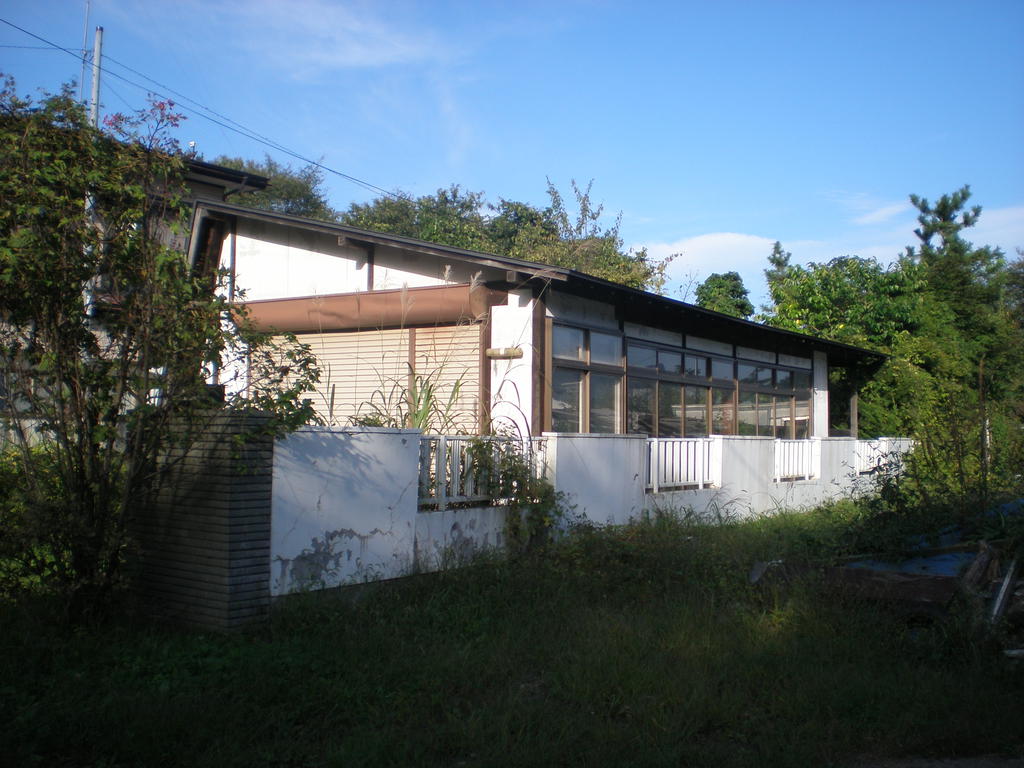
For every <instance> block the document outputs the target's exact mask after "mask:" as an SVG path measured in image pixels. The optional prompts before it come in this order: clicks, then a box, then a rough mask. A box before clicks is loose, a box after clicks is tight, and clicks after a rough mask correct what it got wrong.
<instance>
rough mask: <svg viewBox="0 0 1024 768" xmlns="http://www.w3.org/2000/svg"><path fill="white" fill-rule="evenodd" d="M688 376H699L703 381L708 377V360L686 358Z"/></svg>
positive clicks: (689, 356)
mask: <svg viewBox="0 0 1024 768" xmlns="http://www.w3.org/2000/svg"><path fill="white" fill-rule="evenodd" d="M686 375H687V376H699V377H700V378H702V379H706V378H707V377H708V359H707V358H706V357H698V356H697V355H687V356H686Z"/></svg>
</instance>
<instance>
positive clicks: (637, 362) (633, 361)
mask: <svg viewBox="0 0 1024 768" xmlns="http://www.w3.org/2000/svg"><path fill="white" fill-rule="evenodd" d="M629 364H630V365H631V366H633V367H635V368H657V367H658V353H657V352H655V351H654V350H653V349H651V348H650V347H636V346H633V345H632V344H630V345H629Z"/></svg>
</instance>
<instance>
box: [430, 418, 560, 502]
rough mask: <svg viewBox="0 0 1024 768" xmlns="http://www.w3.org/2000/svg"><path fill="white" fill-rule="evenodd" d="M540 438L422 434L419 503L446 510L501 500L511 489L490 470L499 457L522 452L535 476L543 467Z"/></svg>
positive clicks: (541, 440)
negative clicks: (523, 438)
mask: <svg viewBox="0 0 1024 768" xmlns="http://www.w3.org/2000/svg"><path fill="white" fill-rule="evenodd" d="M546 445H547V441H546V440H545V439H544V438H533V439H527V440H519V439H516V438H506V437H469V436H454V437H453V436H447V435H424V436H422V437H421V438H420V467H419V470H420V471H419V505H420V507H421V508H422V507H428V508H435V507H436V508H437V509H447V508H448V507H450V506H452V505H457V506H465V507H471V506H485V505H489V504H492V503H501V501H502V499H503V498H505V497H507V496H509V495H511V492H512V491H513V490H514V489H511V488H505V487H504V486H503V478H502V477H500V476H495V473H494V472H493V469H494V468H495V467H497V466H500V464H501V463H502V459H503V458H504V457H508V456H510V455H513V454H520V455H523V456H524V458H525V459H526V460H527V461H529V462H530V466H531V468H532V471H533V473H534V476H535V477H539V476H540V475H541V474H542V472H543V468H544V450H545V447H546Z"/></svg>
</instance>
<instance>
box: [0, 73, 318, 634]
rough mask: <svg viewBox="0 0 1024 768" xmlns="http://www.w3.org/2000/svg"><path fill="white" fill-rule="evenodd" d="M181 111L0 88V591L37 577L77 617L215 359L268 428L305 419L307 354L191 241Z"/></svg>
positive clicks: (97, 589) (190, 414) (120, 557)
mask: <svg viewBox="0 0 1024 768" xmlns="http://www.w3.org/2000/svg"><path fill="white" fill-rule="evenodd" d="M178 119H179V118H178V116H177V115H176V114H175V113H174V110H173V104H170V103H157V104H154V105H153V107H152V109H150V110H149V111H147V112H145V113H143V114H140V115H135V116H122V115H115V116H111V117H109V118H108V119H107V121H106V125H105V128H104V130H97V129H94V128H92V127H91V126H90V125H89V124H88V123H87V120H86V117H85V114H84V111H83V109H82V108H81V106H80V105H79V104H77V103H76V102H75V101H74V98H73V96H72V95H71V92H70V90H69V89H65V91H64V92H62V93H61V94H59V95H56V96H49V97H46V98H44V99H43V100H42V101H40V102H39V103H33V102H32V101H30V100H28V99H22V98H20V97H19V96H18V95H17V94H16V92H15V87H14V82H13V81H12V80H10V79H7V80H5V81H4V83H3V87H2V89H0V201H2V202H0V308H2V309H0V312H2V314H0V451H3V452H4V453H3V457H2V460H0V463H2V468H0V595H5V594H11V593H14V594H22V593H24V592H25V591H26V590H31V589H35V588H39V589H44V590H47V591H48V592H49V593H50V594H52V595H55V596H57V598H58V599H59V600H60V601H61V602H62V603H63V605H64V606H65V609H66V612H67V615H68V616H69V617H70V618H73V619H78V618H83V617H85V616H87V615H89V614H90V613H92V612H94V611H97V610H99V609H100V608H102V606H103V605H104V604H105V601H106V600H107V598H108V597H109V595H110V593H111V591H112V590H113V589H114V588H115V587H116V586H117V585H118V584H119V583H120V581H121V577H122V568H121V566H122V563H123V561H124V556H125V552H126V551H127V549H128V548H129V547H130V544H131V542H130V540H129V536H128V530H129V521H130V518H131V515H132V514H133V512H134V511H135V509H136V507H137V506H138V505H139V504H140V503H141V500H142V498H143V497H144V495H145V494H146V493H148V492H152V491H153V490H154V489H155V488H156V487H157V486H158V485H159V483H160V480H161V478H162V476H163V470H164V469H166V467H167V465H166V462H161V461H160V457H161V456H162V455H164V454H165V452H166V450H167V449H168V447H169V446H170V445H172V444H173V445H175V446H177V447H181V446H183V445H187V444H188V442H189V441H190V440H191V439H192V436H193V435H194V433H195V432H196V430H197V429H200V428H202V426H203V425H204V424H205V422H206V419H207V415H208V413H209V411H210V410H211V409H213V408H216V407H220V404H219V403H218V400H220V399H221V398H220V397H219V396H218V395H215V394H212V393H211V389H210V387H209V385H208V382H209V381H210V380H211V378H212V377H213V374H214V372H215V371H220V372H221V373H220V383H221V384H222V385H225V386H226V390H227V391H226V393H225V398H226V401H227V402H226V405H227V406H228V407H232V408H236V409H253V410H260V411H262V412H265V413H269V414H271V415H272V417H273V418H272V425H273V427H272V428H280V429H286V428H289V427H292V426H295V425H296V424H298V423H301V422H303V421H304V420H306V419H307V418H308V417H309V416H310V415H311V410H310V406H309V404H308V402H306V401H304V400H303V398H302V394H303V393H304V392H306V391H308V390H309V389H310V388H311V387H312V384H313V382H314V381H315V379H316V375H317V372H316V367H315V365H314V361H313V359H312V356H311V355H310V354H309V350H308V349H307V348H303V347H301V346H299V345H296V344H293V343H288V342H285V343H284V344H274V343H272V342H271V340H270V338H269V337H268V336H266V335H263V334H259V333H254V332H252V331H251V330H250V329H248V328H246V326H245V324H244V318H239V317H238V315H237V314H236V313H234V312H232V311H231V309H230V307H229V305H228V303H227V299H226V298H225V296H224V295H221V294H220V293H218V291H217V287H218V281H219V278H220V275H219V274H218V272H217V265H216V264H210V265H206V266H207V269H206V270H205V271H203V270H193V269H192V267H191V266H190V265H189V263H188V260H187V258H186V256H185V254H184V253H183V244H184V242H185V240H186V236H187V233H188V214H189V212H190V207H189V205H188V202H187V199H186V195H187V191H186V187H185V171H186V158H185V157H184V156H183V155H182V153H181V152H180V151H179V148H178V146H177V144H176V143H175V141H174V140H173V139H172V138H170V136H169V131H170V129H173V128H174V127H175V125H176V124H177V122H178ZM239 371H245V372H246V375H247V380H245V381H244V382H242V384H241V385H240V386H239V385H238V383H236V382H233V381H231V375H232V374H233V373H237V372H239Z"/></svg>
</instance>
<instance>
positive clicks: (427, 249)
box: [196, 201, 886, 367]
mask: <svg viewBox="0 0 1024 768" xmlns="http://www.w3.org/2000/svg"><path fill="white" fill-rule="evenodd" d="M196 209H197V216H198V215H201V209H205V210H208V211H211V212H216V213H220V214H227V215H231V216H237V217H241V218H246V219H251V220H256V221H266V222H269V223H273V224H279V225H282V226H291V227H298V228H300V229H306V230H311V231H317V232H323V233H327V234H330V235H334V236H338V237H344V238H346V239H348V240H350V241H352V242H353V243H358V244H373V245H383V246H391V247H395V248H402V249H404V250H408V251H413V252H416V253H424V254H430V255H434V256H441V257H444V258H450V259H455V260H457V261H464V262H467V263H470V264H479V265H481V266H488V267H492V268H497V269H503V270H505V271H507V272H514V273H516V276H515V277H511V276H510V278H509V281H508V282H510V283H511V282H519V281H521V280H523V279H525V280H527V281H537V280H544V281H555V283H557V289H558V290H559V291H563V292H566V293H569V294H571V295H575V296H579V297H581V298H587V299H596V300H599V301H605V302H608V303H610V304H613V305H614V306H615V307H617V309H618V314H619V316H620V318H621V319H623V320H627V321H630V322H636V323H641V324H647V325H654V326H657V327H665V328H669V329H675V330H678V329H680V328H686V329H688V332H689V333H691V334H693V335H699V336H709V337H711V338H722V337H725V338H728V339H729V340H730V341H732V342H733V343H736V344H740V345H744V346H750V347H758V348H767V349H775V350H777V351H780V352H786V353H789V354H796V355H804V356H809V355H810V354H811V353H813V352H815V351H820V352H825V353H826V354H828V356H829V363H830V364H831V365H837V366H840V367H847V366H861V365H864V366H873V365H878V364H880V363H881V362H882V361H884V360H885V358H886V355H884V354H882V353H881V352H874V351H871V350H867V349H862V348H860V347H855V346H852V345H850V344H843V343H840V342H836V341H829V340H827V339H822V338H819V337H816V336H809V335H807V334H803V333H797V332H795V331H787V330H783V329H780V328H772V327H771V326H767V325H763V324H761V323H755V322H753V321H751V320H742V319H740V318H736V317H732V316H731V315H725V314H722V313H721V312H715V311H713V310H710V309H704V308H702V307H698V306H695V305H693V304H688V303H687V302H684V301H679V300H678V299H672V298H669V297H667V296H659V295H657V294H654V293H650V292H649V291H642V290H639V289H637V288H631V287H629V286H625V285H621V284H619V283H613V282H611V281H608V280H604V279H602V278H599V277H594V276H593V275H587V274H584V273H583V272H578V271H576V270H574V269H567V268H565V267H555V266H551V265H546V264H540V263H538V262H533V261H524V260H522V259H513V258H509V257H508V256H499V255H497V254H492V253H483V252H480V251H472V250H468V249H465V248H455V247H452V246H448V245H440V244H438V243H431V242H427V241H425V240H417V239H415V238H411V237H403V236H401V235H392V234H388V233H385V232H373V231H370V230H365V229H359V228H357V227H351V226H348V225H345V224H338V223H336V222H329V221H321V220H319V219H309V218H306V217H303V216H294V215H290V214H283V213H275V212H271V211H264V210H259V209H255V208H248V207H246V206H242V205H235V204H232V203H221V202H213V201H202V202H200V203H197V205H196Z"/></svg>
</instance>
